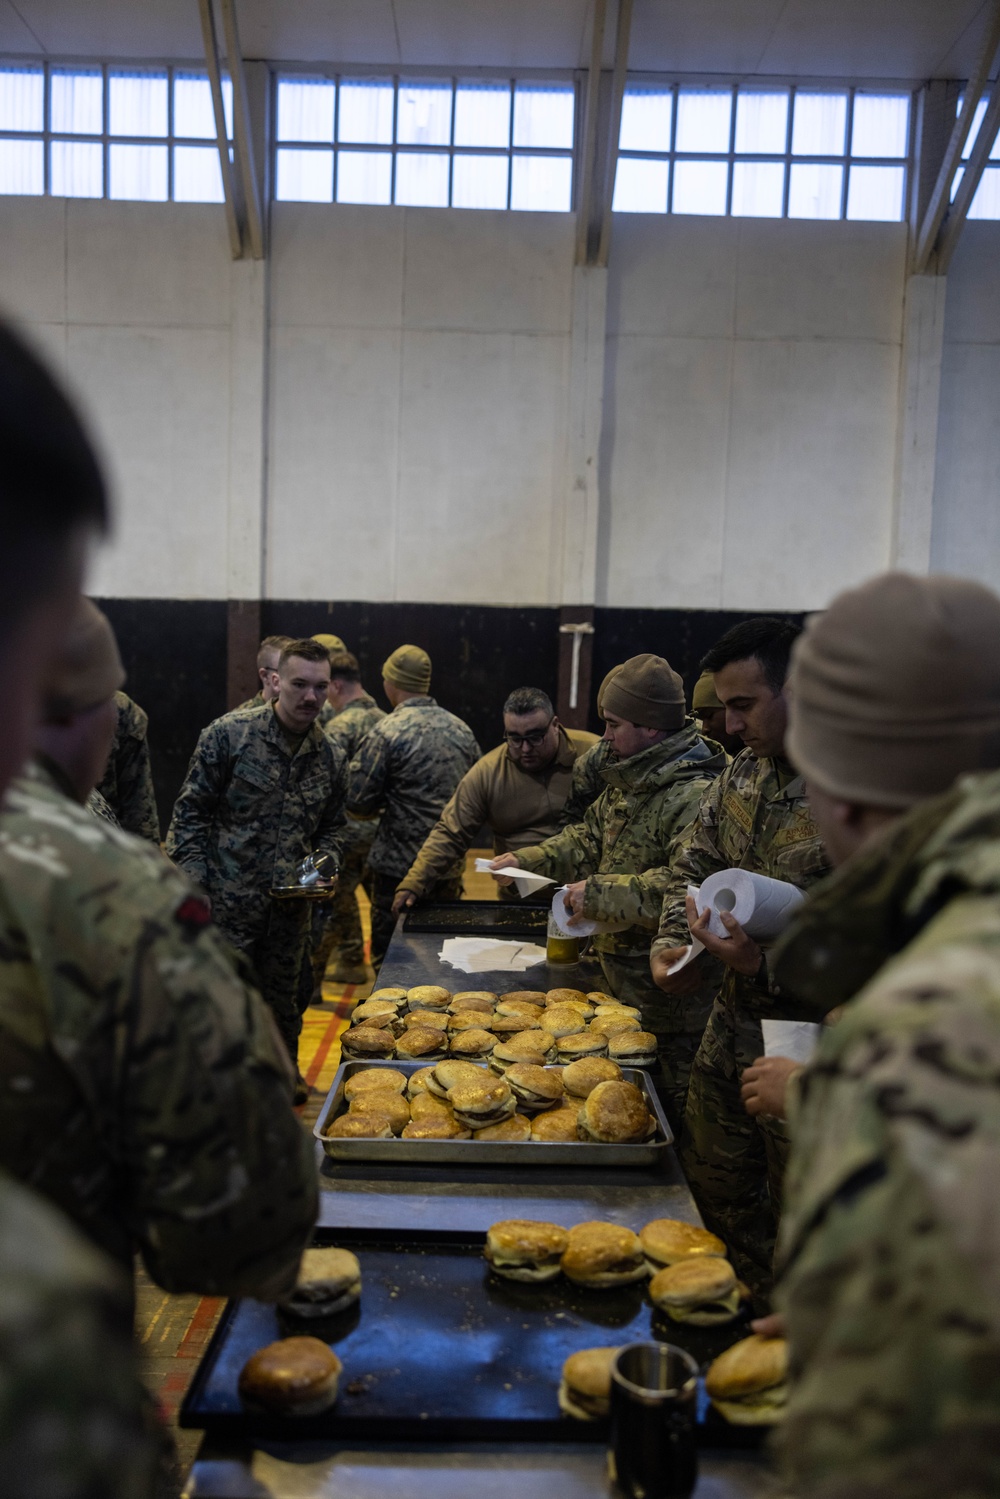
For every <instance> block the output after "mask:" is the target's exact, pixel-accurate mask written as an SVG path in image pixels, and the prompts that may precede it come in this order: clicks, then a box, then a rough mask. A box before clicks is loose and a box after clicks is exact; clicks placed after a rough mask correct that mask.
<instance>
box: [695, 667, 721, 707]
mask: <svg viewBox="0 0 1000 1499" xmlns="http://www.w3.org/2000/svg"><path fill="white" fill-rule="evenodd" d="M724 707H725V703H720V702H719V695H718V693H717V692H716V690H715V677H714V676H713V675H712V673H711V672H710V671H703V672H702V674H701V676H700V677H699V678H698V680H697V682H695V684H694V692H693V693H692V694H691V712H692V713H700V712H704V711H705V710H706V709H709V708H724Z"/></svg>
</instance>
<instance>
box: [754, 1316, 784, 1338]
mask: <svg viewBox="0 0 1000 1499" xmlns="http://www.w3.org/2000/svg"><path fill="white" fill-rule="evenodd" d="M750 1330H751V1332H755V1333H756V1334H757V1336H758V1338H787V1336H788V1328H787V1327H786V1325H785V1319H784V1317H783V1316H782V1314H781V1313H780V1312H772V1313H771V1315H770V1316H769V1317H755V1318H754V1320H753V1321H752V1322H751V1323H750Z"/></svg>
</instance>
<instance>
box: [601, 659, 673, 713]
mask: <svg viewBox="0 0 1000 1499" xmlns="http://www.w3.org/2000/svg"><path fill="white" fill-rule="evenodd" d="M602 690H603V693H604V698H603V702H602V705H601V711H602V713H604V714H608V713H613V714H614V715H615V717H616V718H624V719H625V721H626V722H627V723H634V724H640V725H641V726H642V727H643V728H644V729H666V730H667V731H668V732H671V731H673V730H676V729H679V728H680V727H681V725H682V724H683V722H684V683H683V682H682V681H681V679H680V677H679V676H678V675H677V673H676V672H675V671H674V670H673V669H672V667H670V666H669V665H668V663H667V662H666V661H664V659H663V657H662V656H650V655H644V656H632V657H631V658H630V659H629V660H628V661H626V662H625V664H624V666H620V667H619V668H618V670H617V671H616V672H614V673H612V676H611V680H610V681H607V680H605V682H604V683H603V684H602Z"/></svg>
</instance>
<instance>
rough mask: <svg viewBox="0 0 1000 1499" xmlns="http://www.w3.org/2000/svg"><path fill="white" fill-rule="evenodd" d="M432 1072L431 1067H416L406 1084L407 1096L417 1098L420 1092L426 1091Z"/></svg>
mask: <svg viewBox="0 0 1000 1499" xmlns="http://www.w3.org/2000/svg"><path fill="white" fill-rule="evenodd" d="M433 1072H434V1068H433V1067H418V1068H417V1070H416V1072H411V1073H410V1077H409V1081H408V1082H407V1084H406V1096H407V1098H411V1099H412V1098H417V1097H418V1096H419V1095H420V1094H421V1093H426V1092H427V1088H428V1084H429V1083H430V1080H431V1076H432V1075H433Z"/></svg>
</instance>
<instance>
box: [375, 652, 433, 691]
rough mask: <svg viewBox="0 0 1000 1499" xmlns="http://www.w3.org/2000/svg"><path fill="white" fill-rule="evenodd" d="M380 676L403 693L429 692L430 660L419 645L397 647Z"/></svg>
mask: <svg viewBox="0 0 1000 1499" xmlns="http://www.w3.org/2000/svg"><path fill="white" fill-rule="evenodd" d="M382 675H383V677H384V678H385V679H386V681H387V682H393V683H395V685H396V686H397V687H401V688H402V689H403V691H404V692H429V691H430V685H431V658H430V656H428V654H427V652H426V651H422V650H421V649H420V647H419V645H400V646H397V647H396V649H395V650H394V651H393V653H392V655H391V656H390V657H389V659H388V661H386V663H385V665H384V666H383V667H382Z"/></svg>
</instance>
